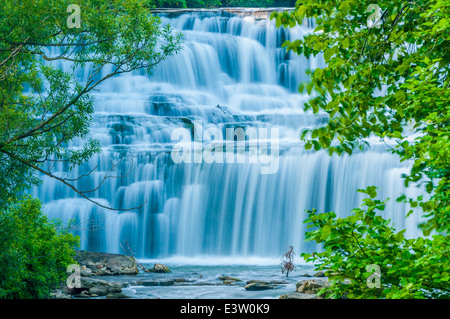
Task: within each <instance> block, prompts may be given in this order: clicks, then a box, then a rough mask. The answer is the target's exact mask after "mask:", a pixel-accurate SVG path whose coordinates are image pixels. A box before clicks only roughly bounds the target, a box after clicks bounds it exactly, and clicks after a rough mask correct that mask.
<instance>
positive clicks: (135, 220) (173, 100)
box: [34, 11, 417, 258]
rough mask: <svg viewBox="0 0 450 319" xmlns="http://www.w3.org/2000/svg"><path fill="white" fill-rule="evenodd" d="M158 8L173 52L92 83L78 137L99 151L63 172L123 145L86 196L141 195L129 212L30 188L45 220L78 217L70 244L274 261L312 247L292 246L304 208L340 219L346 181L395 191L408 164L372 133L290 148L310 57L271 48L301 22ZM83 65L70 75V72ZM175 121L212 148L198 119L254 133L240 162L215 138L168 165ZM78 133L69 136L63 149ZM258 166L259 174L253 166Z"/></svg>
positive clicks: (316, 120)
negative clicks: (343, 143) (85, 135)
mask: <svg viewBox="0 0 450 319" xmlns="http://www.w3.org/2000/svg"><path fill="white" fill-rule="evenodd" d="M160 15H161V17H162V20H163V22H164V23H169V24H170V25H172V26H173V27H174V28H175V29H176V30H177V31H181V32H182V33H183V34H184V49H183V51H182V52H181V53H179V54H178V55H176V56H174V57H171V58H170V59H168V60H167V61H165V62H164V63H162V64H160V65H159V66H158V68H157V69H156V70H155V72H154V74H153V75H152V76H146V75H144V74H138V73H134V74H130V75H123V76H120V77H116V78H112V79H109V80H108V81H106V82H104V84H102V86H101V90H100V92H98V93H95V99H96V114H95V119H94V124H93V126H92V129H91V133H92V137H93V138H96V139H98V140H100V142H101V145H102V148H103V152H102V153H101V154H100V155H98V156H95V157H93V158H92V159H91V160H90V161H89V163H86V165H85V166H84V167H82V168H80V169H79V170H76V171H74V172H73V174H74V176H78V175H80V174H82V173H86V172H89V171H91V170H92V169H93V168H94V167H96V166H97V170H95V171H94V172H93V173H92V174H90V175H89V176H87V177H84V178H82V179H80V180H79V181H78V185H77V186H78V188H79V189H92V188H95V187H96V186H97V185H98V184H99V183H100V182H101V181H102V179H103V177H104V175H105V174H106V173H107V172H108V170H109V169H110V168H111V167H112V165H113V164H114V163H116V162H117V161H118V160H120V158H121V157H123V154H125V153H127V154H130V155H131V156H127V157H125V159H124V160H123V161H122V162H121V163H120V166H119V172H116V173H114V174H118V175H122V176H121V177H119V178H108V179H107V180H106V181H105V182H104V183H103V185H102V187H100V188H99V189H98V190H97V191H95V192H93V193H90V194H89V195H90V196H91V197H93V198H95V199H97V200H98V201H100V202H101V203H104V204H105V205H110V206H114V207H117V208H130V207H136V206H140V205H141V204H143V203H145V205H144V206H142V207H141V208H140V209H138V210H134V211H124V212H115V211H110V210H105V209H103V208H100V207H98V206H96V205H94V204H91V203H90V202H88V201H86V200H84V199H82V198H80V197H79V196H77V195H76V194H75V193H74V192H72V191H71V190H70V189H68V188H67V187H65V186H64V185H62V184H60V183H58V182H57V181H55V180H52V179H50V178H46V177H44V184H43V186H41V187H40V188H37V189H35V190H34V193H35V195H36V196H37V197H39V198H40V199H41V200H43V202H44V203H45V212H46V213H47V214H48V215H49V216H50V217H57V218H61V219H62V220H63V221H65V222H67V221H69V220H71V219H76V220H77V230H76V234H77V235H79V236H80V238H81V248H82V249H86V250H94V251H107V252H118V253H119V252H121V248H120V243H121V242H124V241H128V243H129V244H130V246H131V247H132V248H133V250H134V251H135V253H136V255H137V256H139V257H142V258H156V257H158V258H159V257H170V256H189V257H194V256H201V255H213V256H228V257H230V256H231V257H233V256H236V257H237V256H244V257H245V256H259V257H275V258H278V257H279V256H281V254H282V253H283V252H284V251H285V250H286V248H287V247H288V246H289V245H292V246H294V247H295V249H296V250H297V251H298V250H300V251H311V250H313V249H315V248H316V247H312V246H310V245H307V244H306V243H305V242H304V233H305V231H306V226H305V225H304V224H303V223H302V222H303V220H304V219H305V217H306V212H305V210H308V209H312V208H316V209H317V210H318V211H320V212H324V211H335V212H337V213H338V214H339V215H341V216H345V215H346V214H349V212H350V211H351V209H352V208H354V207H358V206H359V205H360V203H361V199H362V198H363V196H362V195H361V194H359V193H357V192H356V190H357V189H358V188H365V187H366V186H369V185H376V186H378V187H380V188H381V190H380V197H381V198H386V197H390V198H391V199H395V198H396V196H397V195H399V194H401V193H402V192H404V187H403V183H402V179H401V178H400V175H401V173H403V172H407V170H408V167H407V166H406V165H407V164H405V163H403V164H400V163H399V161H398V159H397V158H395V157H394V156H392V155H390V154H388V153H387V152H386V147H385V145H384V144H382V143H379V142H377V141H373V143H372V147H371V149H369V150H368V151H366V152H364V153H358V154H354V155H352V156H351V157H349V156H341V157H338V156H333V157H329V156H328V155H327V154H326V153H325V152H314V151H306V150H304V148H303V146H302V145H301V142H300V140H299V133H300V131H301V130H302V129H304V128H308V127H314V126H317V125H321V124H323V123H324V122H325V121H326V119H327V117H326V116H325V115H318V116H315V115H313V114H311V113H309V112H304V111H303V110H302V105H303V103H304V102H305V101H306V99H307V98H308V96H306V95H302V94H299V93H298V92H297V90H296V88H297V86H298V84H299V83H300V82H302V81H305V80H306V76H305V70H306V69H308V68H310V69H313V68H315V67H316V66H318V65H321V63H322V62H321V58H320V57H317V59H316V58H310V59H306V58H305V57H303V56H297V55H296V54H292V53H286V52H285V50H284V49H283V48H281V44H282V43H283V41H284V40H286V39H296V38H300V37H301V36H302V35H303V34H305V33H307V32H311V31H312V28H311V26H310V25H308V23H305V24H304V25H302V26H297V27H295V28H291V29H277V28H276V27H275V24H274V21H270V20H269V19H267V17H264V16H261V14H260V13H258V14H252V13H251V12H250V13H247V14H244V15H242V14H241V15H239V14H232V13H227V12H225V11H198V12H195V11H193V12H182V13H180V12H178V13H160ZM62 67H67V66H65V65H62ZM82 71H83V70H81V71H79V72H78V73H77V74H76V75H77V76H79V77H83V76H84V75H83V74H84V73H83V72H82ZM180 128H184V129H185V131H188V132H190V133H194V134H193V135H192V136H190V139H192V140H194V141H196V142H197V144H199V146H200V147H202V149H203V150H204V149H205V148H206V147H208V145H209V147H210V146H211V145H212V144H213V142H211V143H209V142H208V141H206V140H205V141H204V142H203V143H202V138H205V132H207V131H208V129H209V132H210V131H211V130H212V131H215V132H216V133H217V132H221V133H222V135H223V137H224V139H225V137H226V129H227V128H234V129H236V128H241V130H243V131H244V132H246V133H248V132H250V130H251V129H254V132H256V134H257V136H256V137H254V136H253V137H252V136H250V137H249V138H248V141H247V145H246V147H247V149H246V150H245V151H244V153H243V156H245V157H244V160H243V161H241V162H242V163H241V162H238V161H239V158H238V157H233V161H232V162H231V160H227V155H228V156H229V155H230V154H233V155H234V153H235V151H233V150H232V151H231V153H230V149H228V148H226V147H223V148H222V149H223V150H224V152H223V153H221V152H219V150H220V148H216V152H215V153H214V155H215V156H217V157H216V158H215V159H216V160H214V161H206V160H205V158H204V157H201V158H200V159H201V160H196V158H195V154H196V153H192V154H188V153H183V154H184V155H186V156H187V155H192V156H190V157H189V158H188V157H186V158H185V159H186V160H185V161H181V162H180V163H178V162H177V161H175V160H174V157H173V153H172V150H174V147H175V146H176V145H178V144H179V143H180V136H176V138H175V139H174V138H173V137H174V136H173V132H174V131H176V130H177V129H180ZM261 129H267V130H266V131H264V130H261ZM273 129H276V131H273ZM262 132H266V133H267V134H262ZM202 133H203V136H202ZM273 133H277V134H276V135H278V136H276V135H274V134H273ZM195 134H196V135H195ZM198 135H199V137H200V138H199V139H196V138H195V136H197V137H198ZM219 135H220V134H219ZM249 135H250V134H249ZM209 137H211V136H209ZM209 140H210V139H209ZM264 140H265V141H266V145H267V148H268V151H267V152H266V155H265V157H263V156H259V155H260V153H256V155H255V154H253V155H252V156H253V157H252V156H248V155H249V153H250V151H251V150H250V149H251V147H250V145H252V143H253V145H256V146H260V144H261V141H264ZM199 142H200V143H199ZM216 142H220V141H216ZM77 143H81V141H75V142H74V143H73V145H71V146H74V147H76V146H77V145H78V144H77ZM230 143H231V144H232V145H231V146H233V149H234V146H235V145H233V144H234V143H233V141H231V142H230V140H228V142H227V143H225V144H227V145H228V146H229V145H230ZM255 143H256V144H255ZM197 144H196V145H197ZM219 144H220V143H219ZM236 144H238V143H236ZM274 145H278V146H279V149H278V150H277V151H275V149H274V148H273V146H274ZM197 146H198V145H197ZM202 149H200V150H202ZM258 151H261V150H260V149H258V148H257V152H258ZM269 153H270V154H269ZM200 154H201V153H200ZM222 155H223V156H222ZM241 155H242V154H241ZM263 158H265V161H263ZM197 159H198V158H197ZM228 159H231V157H228ZM189 161H190V162H189ZM221 162H223V163H221ZM269 166H271V168H270V167H269ZM264 168H266V169H267V170H270V169H271V170H272V171H271V172H269V173H266V174H264V173H262V172H264ZM60 170H61V172H62V171H63V168H62V167H61V168H60ZM127 172H129V173H127ZM114 174H113V175H114ZM392 202H394V201H393V200H392ZM405 212H406V208H405V207H403V206H402V205H400V204H395V205H394V203H390V204H389V205H388V209H387V210H386V211H385V212H384V213H383V214H384V216H389V217H390V218H391V219H392V220H393V222H394V223H395V225H396V226H397V227H399V228H407V229H409V233H410V235H414V233H415V227H416V224H417V220H414V219H407V220H405ZM407 223H409V224H408V225H407Z"/></svg>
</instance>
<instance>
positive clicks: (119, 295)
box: [106, 292, 130, 299]
mask: <svg viewBox="0 0 450 319" xmlns="http://www.w3.org/2000/svg"><path fill="white" fill-rule="evenodd" d="M106 298H108V299H124V298H130V297H128V296H127V295H125V294H123V293H121V292H110V293H108V294H107V295H106Z"/></svg>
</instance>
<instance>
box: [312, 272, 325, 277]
mask: <svg viewBox="0 0 450 319" xmlns="http://www.w3.org/2000/svg"><path fill="white" fill-rule="evenodd" d="M313 277H325V273H324V272H323V271H318V272H316V273H315V274H314V275H313Z"/></svg>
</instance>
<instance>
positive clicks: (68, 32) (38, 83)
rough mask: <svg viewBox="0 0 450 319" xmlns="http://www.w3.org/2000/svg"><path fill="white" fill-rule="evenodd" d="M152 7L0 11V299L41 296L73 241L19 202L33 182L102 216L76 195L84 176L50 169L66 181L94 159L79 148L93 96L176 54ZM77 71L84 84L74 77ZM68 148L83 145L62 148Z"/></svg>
mask: <svg viewBox="0 0 450 319" xmlns="http://www.w3.org/2000/svg"><path fill="white" fill-rule="evenodd" d="M69 4H71V5H79V8H80V12H79V13H80V16H79V17H80V18H81V19H80V21H79V22H80V25H79V27H78V26H77V25H76V24H75V25H72V24H71V23H69V22H68V20H70V19H71V18H73V19H75V20H76V19H77V18H76V14H75V17H74V16H73V15H72V13H73V12H74V11H72V13H71V11H70V10H69V12H68V11H67V10H68V5H69ZM151 7H152V2H151V1H148V0H120V1H119V0H112V1H103V0H83V1H80V0H73V1H70V2H68V1H64V0H26V1H14V0H3V1H1V2H0V16H1V17H2V18H1V19H0V239H1V240H0V245H1V247H0V254H1V255H0V272H1V274H0V284H1V291H0V297H2V298H42V297H46V296H48V293H49V290H50V289H51V287H54V285H55V284H57V283H59V282H60V281H61V279H62V278H63V277H65V276H66V274H65V269H66V266H67V264H69V263H72V262H73V260H72V259H71V254H72V253H73V246H74V244H75V242H76V240H75V238H74V237H73V236H72V235H69V234H68V233H66V232H65V231H61V230H60V229H59V228H61V225H57V224H55V223H54V222H49V221H48V220H47V219H46V217H45V216H44V215H42V212H41V209H40V204H39V202H38V201H37V200H32V199H30V198H26V199H24V200H21V196H22V194H23V193H24V192H25V191H27V190H28V189H29V188H31V187H32V186H35V185H38V184H39V183H40V182H41V180H40V179H39V176H37V173H40V174H44V175H47V176H49V177H51V178H54V179H56V180H58V181H60V182H62V183H64V184H65V185H66V186H68V187H69V188H71V189H72V190H73V191H75V192H76V193H78V194H79V195H80V196H82V197H84V198H86V199H87V200H90V201H91V202H94V203H96V204H97V205H99V206H102V207H106V208H110V207H107V206H103V205H100V204H99V203H97V202H95V201H94V200H92V199H90V198H89V197H88V196H87V194H89V193H90V192H91V191H92V190H80V189H78V188H77V182H78V180H79V179H80V178H82V177H83V175H81V176H80V177H79V178H75V179H69V178H66V177H64V176H61V175H56V174H54V172H53V169H54V167H55V166H59V167H63V168H64V170H65V172H69V171H70V170H72V169H73V168H74V167H76V166H79V165H81V164H82V163H84V162H85V161H86V160H87V159H89V158H90V157H91V156H93V155H94V154H96V153H98V152H100V146H99V143H98V142H97V141H95V140H89V139H88V133H89V126H90V124H91V120H92V116H93V112H94V108H93V103H94V100H93V98H92V96H91V93H92V91H93V90H95V89H97V87H98V86H99V85H100V84H101V83H102V82H103V81H105V80H107V79H109V78H111V77H113V76H116V75H119V74H122V73H128V72H133V71H135V70H144V71H146V72H149V73H150V72H151V71H152V70H153V68H154V67H155V66H156V65H157V64H158V63H159V62H161V61H163V60H164V59H166V58H167V57H168V56H170V55H172V54H175V53H176V52H177V51H178V50H180V49H181V46H180V43H181V42H180V41H181V36H180V35H179V34H174V33H173V32H172V29H171V28H170V26H162V25H161V21H160V19H159V18H158V17H156V16H154V15H152V14H151V12H150V8H151ZM75 12H76V11H75ZM70 17H71V18H70ZM68 18H69V19H68ZM70 21H71V22H73V21H72V20H70ZM63 63H64V65H65V66H69V67H66V68H62V67H61V65H62V64H63ZM77 68H84V69H85V70H87V73H86V74H85V76H86V77H84V78H80V77H75V70H76V69H77ZM76 139H79V140H85V141H86V140H87V141H86V143H85V144H84V145H83V146H82V147H80V148H73V147H70V145H71V142H72V141H74V140H76ZM115 167H116V166H114V168H115ZM108 173H109V172H108ZM107 177H108V174H106V176H105V178H107ZM100 186H101V184H100V185H98V187H100ZM110 209H111V208H110Z"/></svg>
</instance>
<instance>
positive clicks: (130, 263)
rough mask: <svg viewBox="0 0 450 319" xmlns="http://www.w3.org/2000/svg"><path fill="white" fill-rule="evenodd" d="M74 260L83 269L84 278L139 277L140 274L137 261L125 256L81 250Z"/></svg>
mask: <svg viewBox="0 0 450 319" xmlns="http://www.w3.org/2000/svg"><path fill="white" fill-rule="evenodd" d="M74 259H75V260H76V261H77V262H78V263H79V264H80V266H81V267H82V270H81V275H82V276H84V277H88V276H110V275H137V274H138V273H139V268H138V266H137V264H136V263H135V261H134V260H133V259H132V258H130V257H128V256H125V255H120V254H110V253H97V252H91V251H84V250H80V251H78V252H77V255H76V256H75V257H74Z"/></svg>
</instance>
